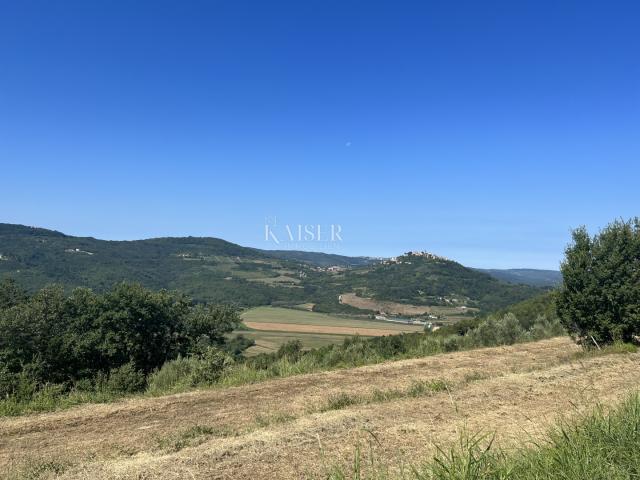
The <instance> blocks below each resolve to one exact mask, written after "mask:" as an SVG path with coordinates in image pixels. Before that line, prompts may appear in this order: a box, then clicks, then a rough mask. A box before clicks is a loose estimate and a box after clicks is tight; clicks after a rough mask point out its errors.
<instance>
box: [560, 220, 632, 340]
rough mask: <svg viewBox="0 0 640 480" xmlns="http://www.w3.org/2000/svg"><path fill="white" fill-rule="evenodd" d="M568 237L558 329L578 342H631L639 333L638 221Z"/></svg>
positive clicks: (579, 230) (575, 232)
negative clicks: (560, 325) (567, 333)
mask: <svg viewBox="0 0 640 480" xmlns="http://www.w3.org/2000/svg"><path fill="white" fill-rule="evenodd" d="M572 236H573V242H572V243H571V244H570V245H569V246H568V247H567V249H566V252H565V253H566V256H565V260H564V261H563V263H562V266H561V270H562V276H563V283H562V286H561V288H560V292H559V294H558V297H557V300H556V302H557V311H558V315H559V316H560V319H561V321H562V323H563V325H564V326H565V328H566V329H567V330H568V331H569V332H570V333H571V335H572V336H573V337H574V338H575V339H576V340H577V341H578V342H580V343H582V342H584V341H589V342H591V341H592V338H591V337H593V339H594V340H595V341H597V342H598V343H609V342H612V341H615V340H622V341H626V342H628V341H632V340H633V339H634V336H636V335H638V334H640V219H639V218H637V217H636V218H634V219H632V220H629V221H621V220H619V221H615V222H613V223H611V224H609V225H608V226H607V227H606V228H605V229H604V230H602V231H601V232H600V233H599V234H597V235H594V236H593V237H590V236H589V233H588V232H587V230H586V228H584V227H581V228H578V229H577V230H575V231H574V232H573V235H572Z"/></svg>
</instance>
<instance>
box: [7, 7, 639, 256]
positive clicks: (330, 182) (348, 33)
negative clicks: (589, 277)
mask: <svg viewBox="0 0 640 480" xmlns="http://www.w3.org/2000/svg"><path fill="white" fill-rule="evenodd" d="M638 25H640V4H639V3H638V2H637V1H628V2H617V1H610V0H608V1H599V2H590V1H586V0H582V1H576V2H570V1H562V2H557V1H541V0H537V1H529V2H525V1H522V2H521V1H513V0H506V1H503V2H496V1H484V2H478V1H456V2H453V1H438V2H435V1H416V2H401V1H388V2H374V1H362V2H350V1H344V0H342V1H330V0H322V1H307V0H305V1H300V0H297V1H292V2H277V1H270V2H265V1H254V2H244V1H240V0H233V1H224V2H222V1H213V0H210V1H183V0H180V1H178V0H175V1H172V2H167V1H162V0H154V1H149V2H143V1H136V2H132V1H86V0H82V1H77V2H72V1H64V0H62V1H55V2H53V1H50V0H46V1H39V2H35V1H30V0H21V1H2V0H0V172H1V178H2V182H1V189H0V221H3V222H9V223H21V224H27V225H37V226H42V227H47V228H54V229H56V230H60V231H63V232H65V233H68V234H73V235H83V236H95V237H97V238H105V239H135V238H146V237H153V236H169V235H171V236H184V235H196V236H216V237H221V238H224V239H227V240H230V241H233V242H236V243H240V244H242V245H248V246H256V247H262V248H276V247H278V245H275V244H274V241H273V239H270V240H269V241H266V240H265V221H268V222H270V223H271V224H272V223H273V221H274V219H275V220H276V222H277V223H276V227H277V228H279V229H280V231H278V232H276V233H277V235H278V236H279V237H282V227H283V226H284V225H287V224H288V225H290V226H291V227H292V229H293V230H294V232H295V228H297V227H296V226H297V225H298V224H308V225H317V224H320V225H322V226H323V227H322V228H323V229H324V228H328V226H330V225H331V224H335V225H340V228H341V237H342V241H337V239H336V241H334V242H313V241H303V242H301V243H300V242H298V244H297V245H296V246H297V247H299V248H303V249H307V250H325V251H331V252H335V253H342V254H349V255H372V256H392V255H395V254H398V253H400V252H403V251H406V250H411V249H413V250H418V249H419V250H429V251H433V252H436V253H439V254H442V255H445V256H448V257H451V258H454V259H456V260H459V261H461V262H462V263H464V264H467V265H471V266H479V267H538V268H557V267H558V263H559V261H560V259H561V257H562V252H563V249H564V246H565V245H566V243H567V242H568V241H569V231H570V228H572V227H576V226H579V225H582V224H585V225H587V226H588V227H589V228H590V229H592V230H594V231H595V230H597V229H598V228H600V227H602V226H604V225H605V224H606V223H608V222H609V221H610V220H613V219H614V218H619V217H625V218H626V217H630V216H633V215H637V214H639V213H640V211H639V210H640V209H639V208H638V207H640V188H638V185H639V178H640V27H638ZM265 219H267V220H265ZM284 240H286V239H284ZM283 243H284V245H280V247H284V248H286V247H288V246H292V245H291V244H290V243H289V244H287V242H286V241H285V242H283Z"/></svg>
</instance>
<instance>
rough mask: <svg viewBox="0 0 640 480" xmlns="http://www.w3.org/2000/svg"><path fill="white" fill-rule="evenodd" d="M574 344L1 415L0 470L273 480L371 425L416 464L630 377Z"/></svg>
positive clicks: (569, 406)
mask: <svg viewBox="0 0 640 480" xmlns="http://www.w3.org/2000/svg"><path fill="white" fill-rule="evenodd" d="M574 351H576V347H575V346H574V345H572V344H571V343H570V342H569V341H568V340H566V339H553V340H547V341H543V342H537V343H530V344H523V345H518V346H514V347H503V348H491V349H483V350H475V351H469V352H458V353H452V354H445V355H438V356H433V357H426V358H422V359H416V360H406V361H399V362H389V363H385V364H380V365H375V366H368V367H361V368H357V369H351V370H341V371H335V372H327V373H319V374H310V375H301V376H296V377H289V378H285V379H278V380H273V381H268V382H264V383H260V384H254V385H247V386H242V387H236V388H229V389H225V390H209V391H200V392H194V393H189V394H181V395H173V396H167V397H161V398H143V399H134V400H128V401H123V402H120V403H116V404H111V405H87V406H82V407H78V408H75V409H72V410H68V411H64V412H58V413H50V414H43V415H33V416H27V417H19V418H13V419H3V420H0V472H3V471H5V472H8V471H12V470H13V471H15V470H17V469H20V468H21V467H20V465H22V464H24V462H30V463H31V464H35V463H36V462H41V461H43V460H54V461H56V462H61V463H62V464H65V465H67V467H66V470H65V471H64V472H63V473H62V474H61V478H73V479H79V478H109V479H111V478H113V479H116V478H118V479H120V478H121V479H134V478H145V479H146V478H162V479H169V478H171V479H182V478H198V479H200V478H202V479H205V478H225V479H232V478H234V479H235V478H247V479H249V478H251V479H258V478H268V479H271V478H285V479H286V478H303V477H305V476H306V475H307V474H318V473H322V472H324V471H326V468H329V467H330V466H331V465H332V464H333V463H335V462H340V461H341V459H342V460H343V461H346V462H348V461H350V460H351V456H352V454H353V451H354V447H355V445H356V443H357V442H358V441H359V440H360V441H362V442H368V441H369V440H370V439H371V438H372V436H373V435H375V438H376V439H377V440H376V442H379V445H378V444H377V443H376V445H377V446H376V449H377V453H378V454H379V455H381V456H382V457H385V458H389V459H391V460H392V461H393V460H396V459H397V458H398V457H399V456H400V457H402V458H405V459H408V460H413V461H416V460H417V459H418V458H420V457H421V456H422V455H425V454H428V453H429V452H431V451H432V449H433V444H434V443H437V444H442V443H444V444H446V443H448V442H450V441H452V440H454V439H456V438H457V436H458V435H459V432H460V429H462V428H466V429H468V430H469V431H472V432H475V431H477V430H480V429H482V430H484V431H496V433H497V439H498V441H499V442H501V443H503V444H508V443H509V442H510V441H512V440H513V439H515V438H517V439H519V440H522V439H523V438H527V436H529V435H531V436H536V435H539V434H541V432H543V431H544V430H545V428H547V426H548V425H549V423H550V422H551V421H553V420H554V418H555V417H556V416H557V415H559V414H570V413H572V412H575V411H576V410H580V409H582V408H584V407H588V406H591V405H593V404H594V402H596V401H599V402H604V403H611V402H614V401H616V400H618V399H620V398H621V397H622V396H623V395H624V394H625V393H626V392H629V391H632V390H634V389H635V388H637V387H638V385H639V384H640V383H639V382H640V369H638V368H636V365H637V362H638V360H639V359H640V354H633V355H609V356H602V357H594V358H589V359H586V360H582V361H577V360H572V359H571V354H572V353H573V352H574ZM420 379H421V380H428V379H444V380H446V381H447V383H448V384H449V385H450V389H449V391H445V392H440V393H433V394H431V395H430V396H424V397H419V398H400V399H396V400H393V401H386V402H381V403H370V404H367V405H353V406H350V407H347V408H344V409H342V410H332V411H327V412H324V413H320V408H319V407H321V406H322V405H323V404H326V401H327V399H328V398H329V397H330V396H331V395H332V394H336V393H341V392H347V393H349V394H352V395H369V394H370V393H371V392H372V391H374V390H376V389H380V390H386V389H391V388H395V389H406V388H407V387H408V386H410V385H411V383H412V382H414V381H416V380H420ZM194 425H200V426H208V427H211V428H212V429H213V433H211V432H210V434H209V435H207V436H206V437H203V438H202V439H201V441H202V442H203V443H201V444H200V445H196V446H187V447H186V448H183V449H182V450H180V451H177V452H171V451H167V449H166V448H164V447H163V446H162V445H163V443H162V440H163V439H166V438H172V436H175V435H177V434H179V433H180V432H184V431H185V430H186V429H188V428H189V427H192V426H194Z"/></svg>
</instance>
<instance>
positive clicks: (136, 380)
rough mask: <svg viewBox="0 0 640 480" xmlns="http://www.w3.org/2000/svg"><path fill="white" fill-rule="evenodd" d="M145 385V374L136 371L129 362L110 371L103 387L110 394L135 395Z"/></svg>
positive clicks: (133, 365)
mask: <svg viewBox="0 0 640 480" xmlns="http://www.w3.org/2000/svg"><path fill="white" fill-rule="evenodd" d="M146 385H147V379H146V376H145V374H144V373H143V372H142V371H141V370H136V367H135V364H134V363H133V362H129V363H125V364H124V365H122V366H121V367H118V368H114V369H112V370H111V371H110V372H109V376H108V378H107V381H106V385H105V386H106V389H107V391H109V392H112V393H135V392H140V391H142V390H144V388H145V387H146Z"/></svg>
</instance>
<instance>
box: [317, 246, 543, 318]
mask: <svg viewBox="0 0 640 480" xmlns="http://www.w3.org/2000/svg"><path fill="white" fill-rule="evenodd" d="M328 283H329V284H330V285H331V286H332V287H333V288H335V289H336V290H341V291H342V292H345V291H355V292H358V293H359V294H360V295H361V296H364V297H372V298H375V299H377V300H388V301H394V302H401V303H410V304H414V305H438V306H463V305H464V306H468V307H477V308H480V309H482V310H494V309H497V308H503V307H506V306H507V305H511V304H513V303H516V302H519V301H522V300H525V299H527V298H530V297H532V296H534V295H537V294H539V293H540V292H542V291H544V290H543V289H540V288H537V287H533V286H528V285H512V284H508V283H505V282H502V281H500V280H498V279H496V278H494V277H492V276H490V275H488V274H486V273H483V272H480V271H477V270H475V269H472V268H467V267H465V266H463V265H461V264H459V263H457V262H454V261H452V260H448V259H444V258H441V257H437V256H435V255H431V256H420V255H417V254H409V255H403V256H401V257H398V258H397V259H396V260H395V261H392V262H385V263H380V264H376V265H372V266H370V267H366V268H360V269H350V270H346V271H344V272H343V273H341V274H339V275H335V276H333V277H331V280H330V281H329V282H328Z"/></svg>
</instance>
